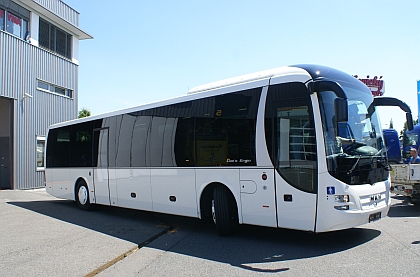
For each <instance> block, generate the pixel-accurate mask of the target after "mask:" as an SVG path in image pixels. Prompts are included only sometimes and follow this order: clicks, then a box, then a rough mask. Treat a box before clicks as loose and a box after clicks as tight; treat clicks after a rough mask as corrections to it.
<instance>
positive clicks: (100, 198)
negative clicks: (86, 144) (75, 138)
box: [93, 128, 111, 205]
mask: <svg viewBox="0 0 420 277" xmlns="http://www.w3.org/2000/svg"><path fill="white" fill-rule="evenodd" d="M108 136H109V129H108V128H101V129H95V130H94V141H95V143H94V147H93V155H94V159H97V165H96V167H94V169H93V184H94V187H95V198H96V203H97V204H104V205H110V204H111V202H110V193H109V169H108V162H109V161H108V159H109V157H108V148H109V145H108ZM96 142H98V143H96Z"/></svg>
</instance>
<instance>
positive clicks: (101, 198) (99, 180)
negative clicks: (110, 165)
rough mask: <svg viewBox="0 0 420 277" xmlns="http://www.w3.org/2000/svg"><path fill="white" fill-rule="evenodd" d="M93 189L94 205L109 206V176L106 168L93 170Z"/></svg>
mask: <svg viewBox="0 0 420 277" xmlns="http://www.w3.org/2000/svg"><path fill="white" fill-rule="evenodd" d="M93 176H94V187H95V198H96V202H95V203H96V204H103V205H110V200H109V191H110V190H109V175H108V169H107V168H94V169H93Z"/></svg>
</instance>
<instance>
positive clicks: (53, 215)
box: [0, 189, 168, 276]
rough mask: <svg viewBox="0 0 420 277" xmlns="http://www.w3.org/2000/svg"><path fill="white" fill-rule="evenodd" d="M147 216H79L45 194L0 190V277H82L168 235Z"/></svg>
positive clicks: (110, 211) (123, 212) (103, 211)
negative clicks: (147, 243) (156, 238)
mask: <svg viewBox="0 0 420 277" xmlns="http://www.w3.org/2000/svg"><path fill="white" fill-rule="evenodd" d="M166 229H168V225H165V223H163V222H161V221H159V220H157V219H156V218H154V217H153V216H152V214H151V213H145V212H141V211H133V210H127V209H119V208H117V209H116V208H110V207H97V208H96V210H95V211H92V212H91V211H89V212H83V211H81V210H79V209H77V208H76V206H75V204H74V203H73V202H72V201H67V200H59V199H57V198H55V197H52V196H50V195H49V194H47V193H46V192H45V190H43V189H40V190H28V191H7V190H3V191H0V234H1V236H0V276H85V275H87V274H89V273H93V272H95V270H98V269H100V268H101V267H103V266H107V265H109V264H110V263H112V262H115V261H116V260H118V259H121V258H122V257H124V255H127V254H129V253H130V252H132V251H135V250H137V247H138V245H140V246H142V245H143V244H144V243H145V242H147V241H149V240H150V239H153V238H155V237H156V236H159V235H160V234H162V233H166Z"/></svg>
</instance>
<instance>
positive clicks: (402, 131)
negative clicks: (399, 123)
mask: <svg viewBox="0 0 420 277" xmlns="http://www.w3.org/2000/svg"><path fill="white" fill-rule="evenodd" d="M418 123H419V119H418V118H417V119H414V120H413V125H417V124H418ZM406 130H407V121H406V122H404V127H403V129H402V130H401V132H400V136H404V134H405V131H406Z"/></svg>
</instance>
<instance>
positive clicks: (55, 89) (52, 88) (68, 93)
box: [37, 80, 73, 98]
mask: <svg viewBox="0 0 420 277" xmlns="http://www.w3.org/2000/svg"><path fill="white" fill-rule="evenodd" d="M37 88H38V89H39V90H42V91H45V92H50V93H54V94H58V95H61V96H65V97H68V98H73V90H71V89H67V88H63V87H59V86H56V85H53V84H50V83H47V82H44V81H40V80H38V84H37Z"/></svg>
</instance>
